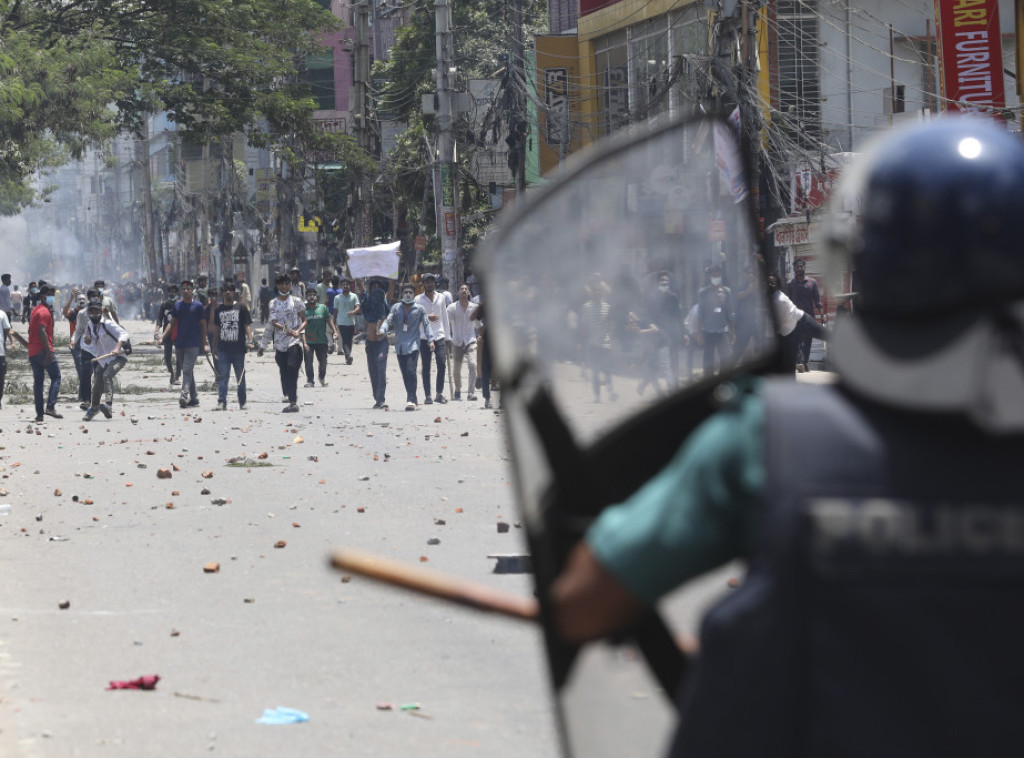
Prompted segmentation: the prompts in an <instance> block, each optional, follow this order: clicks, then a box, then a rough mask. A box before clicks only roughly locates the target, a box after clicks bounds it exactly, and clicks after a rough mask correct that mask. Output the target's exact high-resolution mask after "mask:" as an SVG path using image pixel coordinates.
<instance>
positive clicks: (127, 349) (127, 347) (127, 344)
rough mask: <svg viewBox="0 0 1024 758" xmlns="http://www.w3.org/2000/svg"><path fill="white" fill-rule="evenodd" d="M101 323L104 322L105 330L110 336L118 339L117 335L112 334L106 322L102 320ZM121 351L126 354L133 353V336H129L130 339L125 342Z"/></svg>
mask: <svg viewBox="0 0 1024 758" xmlns="http://www.w3.org/2000/svg"><path fill="white" fill-rule="evenodd" d="M100 323H101V324H103V330H104V331H105V332H106V333H107V334H108V335H109V336H110V338H111V339H115V340H116V339H117V337H115V336H114V335H113V334H111V332H110V328H109V327H108V326H107V325H106V323H104V322H102V321H101V322H100ZM121 352H122V353H124V354H125V355H131V354H132V338H131V337H129V338H128V341H127V342H125V343H124V345H123V346H122V347H121Z"/></svg>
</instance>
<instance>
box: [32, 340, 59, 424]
mask: <svg viewBox="0 0 1024 758" xmlns="http://www.w3.org/2000/svg"><path fill="white" fill-rule="evenodd" d="M49 355H50V356H52V360H51V361H50V362H49V363H43V353H36V354H35V355H32V356H29V359H28V362H29V363H30V364H31V365H32V390H33V394H34V396H35V401H36V416H42V415H43V411H44V410H45V408H44V407H43V374H44V372H45V373H46V374H49V376H50V391H49V393H48V394H47V396H46V408H52V407H53V406H54V405H56V404H57V395H59V394H60V365H59V364H58V363H57V356H56V355H54V354H53V353H50V354H49Z"/></svg>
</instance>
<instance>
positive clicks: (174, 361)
mask: <svg viewBox="0 0 1024 758" xmlns="http://www.w3.org/2000/svg"><path fill="white" fill-rule="evenodd" d="M160 344H161V345H163V348H164V366H166V367H167V373H168V374H170V375H171V377H172V378H173V377H175V376H177V375H178V374H179V373H180V372H181V359H180V358H178V357H177V356H176V355H175V351H174V343H173V342H171V337H170V335H168V337H167V339H165V340H164V341H163V342H161V343H160Z"/></svg>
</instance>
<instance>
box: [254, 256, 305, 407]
mask: <svg viewBox="0 0 1024 758" xmlns="http://www.w3.org/2000/svg"><path fill="white" fill-rule="evenodd" d="M274 284H275V286H276V287H277V297H275V298H274V299H273V300H271V301H270V309H269V311H270V313H269V316H270V323H269V325H268V326H267V328H266V329H264V330H263V342H262V343H261V345H260V349H259V351H258V352H257V355H258V356H261V357H262V355H263V351H264V350H266V349H267V343H268V342H269V341H270V339H271V337H272V338H273V343H274V360H275V361H277V368H278V372H279V373H280V375H281V392H282V393H284V401H283V402H286V403H288V405H286V406H285V407H284V411H283V412H284V413H298V412H299V401H298V392H299V390H298V383H299V369H300V368H301V367H302V362H303V361H302V357H303V356H302V354H303V347H304V344H305V338H304V336H303V334H304V330H305V328H306V306H305V305H304V304H303V303H302V301H301V300H299V298H297V297H295V296H294V295H292V294H291V293H292V291H293V290H292V285H293V282H292V280H291V278H290V277H289V276H287V275H284V274H282V275H280V276H278V277H277V280H276V281H275V282H274Z"/></svg>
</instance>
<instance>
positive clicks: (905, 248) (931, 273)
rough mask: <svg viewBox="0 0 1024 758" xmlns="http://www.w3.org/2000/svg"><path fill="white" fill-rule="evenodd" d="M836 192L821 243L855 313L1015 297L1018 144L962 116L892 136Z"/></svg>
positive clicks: (1022, 250) (1021, 185)
mask: <svg viewBox="0 0 1024 758" xmlns="http://www.w3.org/2000/svg"><path fill="white" fill-rule="evenodd" d="M840 184H841V188H840V191H839V193H838V196H837V198H836V199H837V201H838V203H839V204H841V205H840V207H835V206H833V210H834V212H833V214H832V220H833V227H832V229H831V230H830V231H829V233H828V235H827V239H828V242H829V243H831V245H832V247H833V250H832V252H839V253H841V254H843V255H845V256H847V259H848V260H849V262H850V263H851V265H852V269H853V271H854V272H855V274H854V276H855V289H856V290H857V291H858V298H857V308H858V309H860V310H861V311H862V312H864V313H876V314H879V315H891V316H897V315H906V316H915V315H917V316H924V315H928V314H945V313H949V311H950V309H964V308H972V307H975V306H977V307H981V308H990V307H992V306H993V305H996V304H999V303H1005V302H1007V301H1009V300H1015V299H1018V298H1021V297H1024V144H1022V142H1021V140H1020V137H1019V136H1017V135H1012V134H1009V133H1008V132H1007V131H1006V130H1005V129H1004V128H1001V127H1000V126H998V125H996V124H995V123H994V122H992V121H991V120H989V119H983V118H980V117H971V116H957V117H948V118H942V119H937V120H935V121H932V122H929V123H925V124H917V125H914V126H910V127H905V128H901V129H897V130H896V131H894V132H893V133H892V134H890V135H888V136H886V137H885V138H883V139H882V140H880V141H879V142H878V143H876V145H875V146H874V147H873V148H872V149H870V150H869V151H868V152H867V153H865V154H864V155H863V156H862V157H861V159H860V160H859V162H858V163H855V164H854V165H853V166H852V167H851V170H850V171H849V172H848V174H847V175H846V176H844V178H843V180H842V181H841V183H840ZM858 205H859V206H860V207H859V215H858V208H857V206H858ZM844 221H845V223H844Z"/></svg>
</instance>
